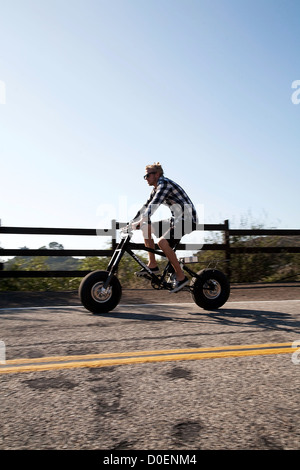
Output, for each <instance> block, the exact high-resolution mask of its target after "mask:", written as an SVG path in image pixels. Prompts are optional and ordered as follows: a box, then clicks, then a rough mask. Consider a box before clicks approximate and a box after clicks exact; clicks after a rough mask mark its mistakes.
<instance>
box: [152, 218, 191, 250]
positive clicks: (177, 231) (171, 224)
mask: <svg viewBox="0 0 300 470" xmlns="http://www.w3.org/2000/svg"><path fill="white" fill-rule="evenodd" d="M194 230H196V225H195V224H194V223H193V222H191V221H186V220H179V221H177V220H174V219H164V220H160V221H158V222H151V231H152V233H153V234H154V235H155V236H156V237H157V238H161V237H163V238H165V239H166V240H168V242H169V245H170V247H171V248H173V247H174V246H175V245H177V243H179V242H180V240H181V238H182V237H183V235H187V234H188V233H191V232H193V231H194Z"/></svg>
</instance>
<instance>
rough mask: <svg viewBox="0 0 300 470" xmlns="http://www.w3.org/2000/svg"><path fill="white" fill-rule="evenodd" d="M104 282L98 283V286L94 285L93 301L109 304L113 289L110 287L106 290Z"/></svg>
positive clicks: (92, 291)
mask: <svg viewBox="0 0 300 470" xmlns="http://www.w3.org/2000/svg"><path fill="white" fill-rule="evenodd" d="M103 284H104V282H102V281H101V282H97V283H96V284H94V285H93V287H92V290H91V294H92V297H93V299H94V300H95V301H96V302H99V303H102V302H107V301H108V300H109V299H110V298H111V295H112V288H111V287H110V286H108V287H107V288H106V289H104V288H103Z"/></svg>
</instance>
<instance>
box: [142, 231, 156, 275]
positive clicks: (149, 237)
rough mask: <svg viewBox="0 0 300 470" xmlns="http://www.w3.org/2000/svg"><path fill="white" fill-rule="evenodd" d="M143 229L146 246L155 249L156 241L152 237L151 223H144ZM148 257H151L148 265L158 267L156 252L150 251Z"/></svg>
mask: <svg viewBox="0 0 300 470" xmlns="http://www.w3.org/2000/svg"><path fill="white" fill-rule="evenodd" d="M141 229H142V232H143V237H144V242H145V246H146V247H147V248H151V249H152V250H154V249H155V243H154V240H153V238H152V232H151V225H148V224H144V225H142V227H141ZM148 258H149V262H148V267H149V268H156V267H157V262H156V259H155V254H154V253H151V252H150V251H148Z"/></svg>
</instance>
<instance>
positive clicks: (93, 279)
mask: <svg viewBox="0 0 300 470" xmlns="http://www.w3.org/2000/svg"><path fill="white" fill-rule="evenodd" d="M132 236H133V230H132V229H131V226H130V225H127V226H126V227H124V228H123V229H121V239H120V242H119V243H118V245H117V247H116V249H115V251H114V253H113V255H112V257H111V260H110V262H109V264H108V266H107V270H106V271H100V270H99V271H93V272H91V273H89V274H87V275H86V276H85V277H84V278H83V279H82V281H81V283H80V286H79V290H78V293H79V298H80V300H81V303H82V305H83V306H84V307H85V308H86V309H87V310H88V311H90V312H92V313H94V314H101V313H108V312H110V311H111V310H113V309H114V308H116V307H117V305H118V304H119V302H120V300H121V297H122V286H121V283H120V281H119V279H118V278H117V275H116V273H117V269H118V266H119V263H120V261H121V259H122V257H123V255H124V254H125V253H128V254H129V255H130V256H131V257H132V258H133V259H134V260H135V261H136V262H137V263H138V264H139V265H140V266H141V267H142V268H143V269H144V270H146V272H147V274H146V276H143V278H146V279H148V280H150V281H151V286H152V288H153V289H157V290H162V289H164V290H169V291H171V290H172V289H173V286H174V281H175V280H176V279H175V273H174V268H173V266H172V265H171V263H170V262H169V261H168V262H167V264H166V266H165V268H164V270H163V272H162V274H161V275H160V274H155V273H153V272H152V271H151V270H150V268H148V266H147V265H146V264H145V263H144V262H143V261H142V260H141V259H140V258H139V257H138V256H137V255H136V254H135V253H134V252H133V250H134V249H137V244H136V243H132V242H131V238H132ZM177 246H178V243H177V244H175V246H174V247H173V250H174V251H176V248H177ZM144 250H145V251H149V252H152V253H155V254H157V255H159V256H162V257H165V258H166V255H165V254H164V253H163V252H162V251H160V250H155V249H154V250H153V249H151V248H148V247H146V246H145V247H144ZM179 261H180V263H181V267H182V269H183V270H184V271H185V272H186V273H187V274H188V275H189V276H191V282H190V285H188V286H185V287H183V288H182V289H181V290H180V291H179V292H181V291H189V292H190V293H191V295H192V298H193V300H194V302H195V303H196V304H197V305H198V306H199V307H201V308H203V309H204V310H216V309H218V308H220V307H221V306H222V305H224V304H225V302H227V300H228V298H229V295H230V283H229V280H228V278H227V276H226V275H225V274H224V273H223V272H222V271H219V270H218V269H215V268H205V269H202V270H201V271H199V272H197V273H196V272H194V271H193V270H192V269H191V268H190V267H189V266H187V264H188V263H186V262H185V261H184V258H179Z"/></svg>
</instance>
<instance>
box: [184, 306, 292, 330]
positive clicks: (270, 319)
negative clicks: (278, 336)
mask: <svg viewBox="0 0 300 470" xmlns="http://www.w3.org/2000/svg"><path fill="white" fill-rule="evenodd" d="M200 314H201V315H203V314H204V315H205V316H207V318H209V319H211V320H214V321H215V322H217V323H219V324H222V325H226V326H242V325H243V324H244V325H246V326H247V327H249V326H253V327H259V328H263V329H266V330H280V331H288V332H291V331H293V332H296V331H297V330H298V329H299V330H300V320H296V319H295V318H293V316H292V315H291V314H289V313H286V312H274V311H272V310H259V309H242V308H226V307H224V308H221V309H218V310H210V311H209V312H208V311H207V312H206V311H205V312H201V313H200ZM191 315H199V313H197V314H195V313H194V312H193V313H191Z"/></svg>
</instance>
